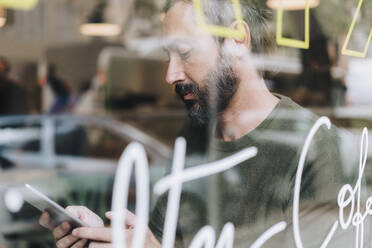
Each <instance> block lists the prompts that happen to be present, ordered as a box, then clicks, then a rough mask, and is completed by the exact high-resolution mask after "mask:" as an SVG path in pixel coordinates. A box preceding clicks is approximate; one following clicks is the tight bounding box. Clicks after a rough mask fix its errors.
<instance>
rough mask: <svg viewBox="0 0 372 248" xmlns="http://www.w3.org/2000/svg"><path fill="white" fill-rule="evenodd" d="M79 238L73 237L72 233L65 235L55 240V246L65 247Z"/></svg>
mask: <svg viewBox="0 0 372 248" xmlns="http://www.w3.org/2000/svg"><path fill="white" fill-rule="evenodd" d="M78 239H79V238H77V237H74V236H72V235H67V236H66V237H63V238H61V239H60V240H58V241H57V242H56V246H57V248H65V247H70V246H71V245H72V244H73V243H75V242H76V241H77V240H78Z"/></svg>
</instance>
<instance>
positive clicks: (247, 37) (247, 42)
mask: <svg viewBox="0 0 372 248" xmlns="http://www.w3.org/2000/svg"><path fill="white" fill-rule="evenodd" d="M230 28H231V29H235V30H240V29H241V30H243V33H244V37H243V38H242V39H234V38H229V39H232V42H235V43H236V44H237V45H243V46H245V47H246V48H247V49H248V50H249V51H251V48H252V46H251V31H250V29H249V26H248V24H247V23H246V22H245V21H238V20H236V21H234V22H233V23H232V24H231V25H230Z"/></svg>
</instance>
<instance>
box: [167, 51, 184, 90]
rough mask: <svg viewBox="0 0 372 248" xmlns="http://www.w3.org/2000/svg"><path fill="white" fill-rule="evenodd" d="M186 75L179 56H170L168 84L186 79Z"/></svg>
mask: <svg viewBox="0 0 372 248" xmlns="http://www.w3.org/2000/svg"><path fill="white" fill-rule="evenodd" d="M185 79H186V75H185V72H184V68H183V65H182V62H181V61H180V60H179V59H177V58H174V57H173V58H172V57H171V58H170V61H169V65H168V71H167V75H166V78H165V80H166V81H167V83H168V84H174V83H175V82H179V81H184V80H185Z"/></svg>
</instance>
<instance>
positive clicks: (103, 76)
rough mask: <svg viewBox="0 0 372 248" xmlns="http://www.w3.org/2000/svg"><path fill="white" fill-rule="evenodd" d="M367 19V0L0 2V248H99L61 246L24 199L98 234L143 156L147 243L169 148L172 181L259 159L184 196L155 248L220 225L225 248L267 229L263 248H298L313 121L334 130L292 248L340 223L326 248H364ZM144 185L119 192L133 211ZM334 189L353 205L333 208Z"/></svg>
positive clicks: (320, 143)
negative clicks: (85, 214)
mask: <svg viewBox="0 0 372 248" xmlns="http://www.w3.org/2000/svg"><path fill="white" fill-rule="evenodd" d="M371 9H372V1H370V0H364V1H363V0H0V248H18V247H19V248H36V247H43V248H44V247H56V246H57V247H59V248H60V247H88V246H87V245H88V244H90V245H89V247H111V246H94V244H97V243H96V241H97V242H107V243H110V242H111V241H110V240H100V239H99V238H97V239H93V238H92V239H88V241H87V242H85V243H84V244H83V242H81V244H82V246H78V245H79V244H80V243H79V242H80V241H79V240H81V239H80V238H76V239H74V240H73V241H71V242H70V243H68V242H67V243H66V244H65V245H62V243H58V240H62V241H65V240H67V238H69V237H73V236H71V235H72V234H71V230H69V232H66V233H65V234H64V235H62V236H63V237H65V240H63V237H62V236H60V237H58V238H57V237H56V236H55V233H54V235H53V231H51V230H50V229H53V228H46V226H45V225H43V224H42V223H39V218H40V216H41V214H42V212H41V211H40V210H39V209H37V208H36V207H34V206H33V205H32V204H30V203H29V201H28V200H27V199H26V198H27V197H26V198H25V194H26V193H25V192H24V191H23V188H24V185H25V184H30V185H32V186H33V187H34V188H36V189H38V190H39V191H40V192H42V193H43V194H45V195H47V196H48V197H49V198H50V199H52V200H53V201H55V202H56V203H58V204H59V205H61V206H62V207H63V208H65V207H67V206H85V207H87V208H89V209H90V210H91V211H92V212H94V213H95V214H96V215H97V216H99V217H98V218H101V219H102V221H103V223H104V224H102V226H103V225H104V226H105V228H106V229H107V230H109V231H111V228H112V225H111V224H110V219H109V218H107V217H105V213H106V212H107V211H110V210H111V209H112V205H113V200H114V199H113V198H114V197H113V194H114V183H115V182H116V180H119V179H118V178H119V176H118V173H119V172H118V170H117V169H118V162H119V159H120V157H121V155H122V153H123V151H124V150H125V148H127V147H128V145H129V144H132V143H133V142H135V143H136V144H138V143H139V144H140V145H141V146H142V147H143V148H144V151H145V152H146V157H145V158H146V159H147V161H148V174H149V175H148V181H149V182H148V185H145V187H148V189H149V192H150V193H149V199H148V201H149V210H148V220H147V224H148V225H149V230H150V232H151V235H153V236H151V237H154V239H153V240H156V242H158V243H156V244H157V245H159V244H161V243H162V240H163V241H164V239H162V237H163V234H164V230H163V226H164V219H167V215H169V213H168V210H167V206H168V207H169V206H170V205H169V199H170V198H168V194H167V192H165V193H164V194H156V192H154V186H155V185H156V183H157V182H158V181H159V180H161V179H162V178H163V177H164V176H166V175H168V174H170V173H172V171H173V170H175V169H174V168H175V166H176V165H175V164H176V163H175V162H174V164H172V160H173V161H176V156H174V155H175V154H176V152H175V151H176V150H175V141H176V140H177V137H181V136H182V137H184V140H185V141H186V152H184V153H185V162H184V164H183V165H182V166H184V170H187V169H192V168H194V167H195V168H196V166H201V165H203V164H208V163H210V162H212V161H217V160H220V159H223V158H225V157H227V156H232V155H233V154H234V153H237V152H239V151H240V150H242V149H244V148H249V147H253V146H254V147H256V148H257V154H256V155H255V157H254V158H250V159H248V160H247V161H245V162H244V163H241V164H240V163H239V164H238V165H236V166H233V167H230V168H229V169H226V170H225V171H220V172H219V173H215V174H213V175H208V176H205V177H203V178H197V179H195V180H190V181H187V182H186V181H185V182H183V184H182V192H181V193H180V194H181V196H180V198H178V199H179V206H177V210H178V211H177V216H176V218H177V231H175V238H174V239H175V241H173V242H170V243H169V242H168V245H169V244H170V245H169V246H166V247H189V246H190V244H191V243H193V242H196V241H195V240H194V238H195V237H196V235H197V233H198V231H199V230H200V229H201V228H202V227H203V226H207V225H209V226H210V227H212V228H213V230H214V232H215V236H216V237H217V238H216V239H215V240H218V237H220V236H221V237H222V234H221V233H224V232H223V231H225V228H224V227H225V223H232V224H233V226H234V230H235V232H234V238H233V242H234V244H233V246H228V245H227V246H226V247H248V246H251V245H252V244H253V242H254V241H255V240H257V238H258V237H259V236H260V235H261V234H262V233H264V232H265V230H268V229H269V228H270V227H271V226H273V225H274V224H276V223H279V222H280V221H285V223H286V228H285V230H282V231H281V233H279V234H277V235H275V237H273V238H271V239H270V240H267V241H265V244H263V246H262V247H278V246H279V247H295V246H296V247H300V246H299V243H298V239H296V237H297V236H296V234H295V233H296V232H295V231H294V230H296V222H295V221H294V220H293V218H294V216H295V215H294V214H293V212H294V209H296V208H295V207H294V202H296V201H295V199H296V194H295V191H294V188H295V185H296V184H297V177H298V175H297V174H296V172H297V173H298V167H297V166H299V158H300V154H301V151H302V148H303V147H304V144H305V140H306V138H307V137H308V136H307V135H308V134H309V133H310V130H311V128H312V127H313V126H314V124H315V122H316V121H317V119H318V118H319V117H321V116H324V117H327V118H328V119H329V120H330V122H331V123H332V127H331V128H330V129H329V130H328V129H327V128H326V127H321V128H320V129H319V131H318V132H317V134H316V135H315V137H314V139H313V140H312V145H311V146H310V148H309V149H310V150H309V153H308V155H307V159H306V162H305V166H304V168H303V174H302V183H301V181H300V182H299V183H300V192H301V196H300V203H299V206H300V207H299V211H300V217H299V218H300V228H301V234H302V242H303V244H304V246H305V247H308V246H311V247H320V245H321V243H322V241H323V240H324V239H325V237H326V235H327V233H328V232H329V230H330V229H331V227H332V224H333V223H334V221H335V220H339V222H337V223H339V224H338V226H337V228H336V229H337V230H336V231H335V233H334V235H333V236H332V238H331V239H330V241H329V243H328V246H327V247H354V246H357V247H370V246H371V245H372V235H371V231H372V229H371V227H372V226H371V223H370V217H368V216H367V217H366V218H365V219H363V220H364V222H363V223H364V227H363V228H362V229H363V232H362V231H360V230H362V229H358V228H359V227H360V225H362V223H361V221H360V219H359V220H358V218H357V217H355V218H353V216H356V215H353V213H354V212H355V213H357V210H356V209H357V206H358V211H360V212H361V213H364V212H365V211H367V212H368V208H369V207H370V205H371V202H369V205H368V204H366V201H367V200H366V199H367V198H368V196H369V194H368V193H369V191H368V189H370V188H371V186H372V135H370V136H369V137H368V134H367V130H368V129H371V128H372V47H371V43H370V41H371V38H372V12H371V11H370V10H371ZM229 11H230V12H229ZM231 13H232V14H231ZM231 15H232V18H230V17H231ZM234 15H235V16H234ZM229 16H230V17H229ZM229 18H230V19H229ZM216 54H217V55H216ZM322 125H325V124H324V123H323V124H322ZM364 128H366V129H364ZM363 130H365V131H363ZM368 141H369V144H370V146H369V147H368ZM173 156H174V157H173ZM363 159H365V161H364V165H365V167H364V168H363V170H362V169H361V167H360V164H363ZM250 161H251V162H250ZM182 168H183V167H182ZM140 171H141V170H140V169H138V167H136V168H135V169H134V170H133V171H132V175H131V176H128V178H130V179H129V181H128V182H126V183H128V185H129V186H128V193H127V205H126V206H125V208H127V209H128V210H129V211H131V212H133V213H135V212H136V211H137V210H138V209H139V208H140V206H139V205H140V204H141V203H142V202H140V201H138V200H137V199H138V197H139V195H138V192H139V191H138V190H139V188H142V187H139V184H140V183H141V181H139V180H138V178H137V174H136V173H139V172H140ZM361 174H362V175H361ZM138 175H139V177H146V175H145V174H138ZM120 180H122V179H120ZM358 183H359V184H358ZM343 185H349V186H350V188H352V189H353V190H349V191H347V193H346V195H345V194H344V195H343V196H342V194H341V193H340V191H341V190H342V186H343ZM355 185H359V188H358V187H357V186H355ZM357 189H359V190H360V192H359V197H360V198H357V196H356V194H357V193H356V191H357ZM170 195H172V194H169V197H170ZM340 195H341V197H340ZM360 195H361V196H360ZM354 196H355V197H354ZM342 197H344V198H342ZM340 199H341V201H342V199H344V200H345V206H344V210H343V211H344V212H342V208H341V207H340V205H342V204H341V203H340ZM347 200H348V201H347ZM354 200H355V202H354ZM351 201H352V204H353V205H352V206H351V203H350V202H351ZM357 201H358V203H357ZM354 203H355V204H354ZM359 203H360V204H359ZM167 204H168V205H167ZM354 205H355V208H354ZM123 207H124V206H123ZM340 209H341V210H340ZM363 209H364V210H365V209H367V210H365V211H364V210H363ZM370 212H371V211H370ZM370 212H368V213H369V214H371V213H370ZM350 216H351V217H350ZM341 217H343V218H344V222H345V220H350V219H348V217H350V218H353V220H352V221H351V220H350V221H351V222H350V221H347V222H348V224H345V223H347V222H345V223H343V221H342V220H341V219H342V218H341ZM79 218H80V217H79ZM82 220H83V219H82ZM83 221H84V220H83ZM358 221H359V222H358ZM40 222H41V221H40ZM61 223H62V222H60V223H59V224H61ZM342 223H343V224H342ZM350 223H351V224H350ZM48 229H49V230H48ZM356 229H358V230H359V231H356ZM226 230H227V229H226ZM168 231H169V230H168ZM361 232H362V233H361ZM146 238H147V236H146ZM62 241H61V242H62ZM89 242H90V243H89ZM205 242H206V241H205ZM216 242H217V241H216ZM279 242H280V243H279ZM358 242H359V243H358ZM56 244H57V245H56ZM74 244H75V245H77V246H73V245H74ZM279 244H280V245H279ZM84 245H86V246H84ZM194 245H195V243H194ZM199 245H200V244H199ZM213 246H214V245H213ZM121 247H125V246H121ZM143 247H157V246H156V245H150V246H143ZM159 247H160V246H159ZM163 247H164V246H163ZM194 247H196V246H194ZM198 247H202V246H201V245H200V246H198ZM205 247H212V246H207V245H206V246H205ZM218 247H222V246H218ZM255 247H256V248H257V247H259V246H255Z"/></svg>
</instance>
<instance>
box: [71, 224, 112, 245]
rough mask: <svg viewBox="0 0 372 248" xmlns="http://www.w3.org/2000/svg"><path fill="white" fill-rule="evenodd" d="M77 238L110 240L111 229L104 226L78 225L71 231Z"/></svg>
mask: <svg viewBox="0 0 372 248" xmlns="http://www.w3.org/2000/svg"><path fill="white" fill-rule="evenodd" d="M72 235H74V236H75V237H79V238H85V239H91V240H97V241H104V242H111V229H110V228H106V227H79V228H76V229H74V230H73V231H72Z"/></svg>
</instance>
